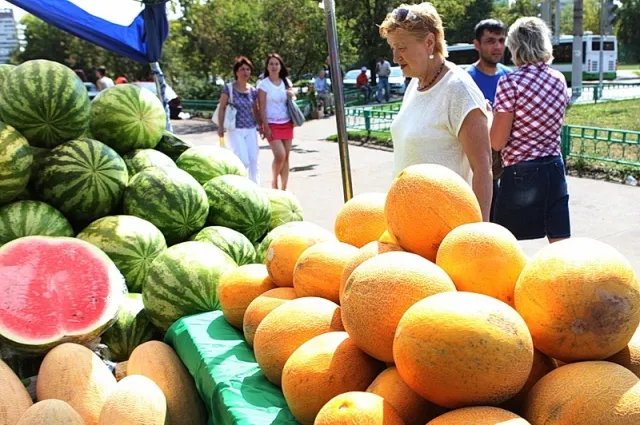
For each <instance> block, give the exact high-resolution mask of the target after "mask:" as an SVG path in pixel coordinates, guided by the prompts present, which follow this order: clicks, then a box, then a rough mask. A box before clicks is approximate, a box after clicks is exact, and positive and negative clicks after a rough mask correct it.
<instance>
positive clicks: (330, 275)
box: [293, 242, 359, 303]
mask: <svg viewBox="0 0 640 425" xmlns="http://www.w3.org/2000/svg"><path fill="white" fill-rule="evenodd" d="M358 253H359V250H358V248H356V247H354V246H352V245H349V244H346V243H342V242H321V243H319V244H316V245H314V246H312V247H311V248H309V249H307V250H306V251H305V252H303V253H302V255H301V256H300V258H299V259H298V262H297V263H296V267H295V269H294V271H293V287H294V289H295V290H296V295H297V296H298V297H320V298H326V299H328V300H329V301H333V302H335V303H339V302H340V279H341V277H342V272H343V270H344V268H345V267H346V265H347V264H348V263H349V262H350V261H351V259H352V258H353V257H355V256H356V255H358Z"/></svg>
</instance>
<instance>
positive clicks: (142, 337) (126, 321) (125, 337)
mask: <svg viewBox="0 0 640 425" xmlns="http://www.w3.org/2000/svg"><path fill="white" fill-rule="evenodd" d="M158 334H159V332H158V331H157V329H156V328H155V326H153V324H152V323H151V321H150V320H149V315H148V314H147V312H146V310H145V309H144V303H143V302H142V294H132V293H129V294H127V295H126V296H125V297H124V299H123V300H122V304H121V305H120V312H119V313H118V320H116V322H115V323H114V324H113V326H111V327H110V328H109V329H107V331H106V332H105V333H104V334H103V335H102V338H101V339H100V342H101V343H103V344H105V345H106V346H107V348H108V349H109V359H110V360H111V361H112V362H124V361H126V360H129V357H130V356H131V353H132V352H133V350H134V349H135V348H136V347H137V346H138V345H140V344H143V343H145V342H147V341H151V340H152V339H156V338H158V337H159V336H160V335H158Z"/></svg>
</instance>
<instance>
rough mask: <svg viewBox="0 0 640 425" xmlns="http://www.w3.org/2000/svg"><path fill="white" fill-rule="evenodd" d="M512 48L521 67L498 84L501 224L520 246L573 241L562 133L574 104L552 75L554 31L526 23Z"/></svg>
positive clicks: (512, 37) (515, 28)
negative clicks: (542, 240) (535, 241)
mask: <svg viewBox="0 0 640 425" xmlns="http://www.w3.org/2000/svg"><path fill="white" fill-rule="evenodd" d="M507 47H508V48H509V50H510V51H511V55H512V57H513V61H514V63H515V64H516V66H517V67H518V68H517V69H516V70H515V71H514V72H512V73H510V74H507V75H503V76H502V77H501V78H500V81H499V82H498V88H497V90H496V98H495V104H494V108H493V110H494V117H493V124H492V127H491V146H492V147H493V149H494V150H496V151H501V155H502V163H503V167H504V169H503V173H502V177H501V178H500V183H499V189H498V196H497V198H496V205H495V211H494V218H495V221H496V223H498V224H500V225H502V226H504V227H506V228H507V229H509V230H510V231H511V233H513V234H514V235H515V237H516V238H517V239H518V240H524V239H540V238H544V237H546V238H548V240H549V242H550V243H552V242H555V241H558V240H561V239H565V238H568V237H570V236H571V225H570V218H569V192H568V189H567V181H566V177H565V167H564V162H563V160H562V155H561V151H560V133H561V130H562V123H563V121H564V114H565V111H566V108H567V105H568V104H569V100H570V98H569V93H568V89H567V83H566V81H565V78H564V76H563V75H562V73H560V72H559V71H557V70H555V69H552V68H551V67H550V66H549V64H550V63H551V62H552V60H553V55H552V52H553V46H552V44H551V31H550V30H549V28H548V27H547V25H546V24H545V23H544V21H543V20H541V19H539V18H532V17H527V18H520V19H518V20H517V21H516V22H515V23H514V24H513V25H512V26H511V28H510V29H509V33H508V35H507Z"/></svg>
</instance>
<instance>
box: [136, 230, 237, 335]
mask: <svg viewBox="0 0 640 425" xmlns="http://www.w3.org/2000/svg"><path fill="white" fill-rule="evenodd" d="M236 266H237V265H236V263H234V261H233V260H232V259H231V257H229V256H228V255H227V254H225V253H224V252H222V250H220V249H219V248H218V247H216V246H215V245H213V244H210V243H207V242H196V241H189V242H183V243H180V244H177V245H174V246H172V247H170V248H169V249H167V250H166V251H165V252H163V253H162V254H160V256H158V258H156V259H155V261H154V262H153V265H152V266H151V269H150V270H149V274H148V275H147V279H146V280H145V282H144V285H143V286H142V300H143V301H144V308H145V309H146V310H147V313H148V314H149V317H150V318H151V322H152V323H153V324H154V325H156V326H157V327H158V328H160V329H162V330H163V331H166V330H167V329H168V328H169V326H171V324H173V322H175V321H176V320H178V319H180V318H181V317H184V316H189V315H192V314H197V313H203V312H207V311H213V310H216V309H218V308H219V301H218V295H217V292H218V291H217V288H218V282H219V280H220V277H221V276H222V275H223V274H224V273H226V272H227V271H229V270H232V269H234V268H235V267H236Z"/></svg>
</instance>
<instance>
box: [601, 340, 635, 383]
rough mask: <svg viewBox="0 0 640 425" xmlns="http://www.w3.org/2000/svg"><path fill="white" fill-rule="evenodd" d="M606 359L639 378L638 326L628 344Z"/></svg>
mask: <svg viewBox="0 0 640 425" xmlns="http://www.w3.org/2000/svg"><path fill="white" fill-rule="evenodd" d="M607 361H609V362H613V363H617V364H619V365H620V366H624V367H626V368H627V369H629V370H630V371H631V372H633V373H635V374H636V376H637V377H639V378H640V328H638V329H636V332H635V333H634V334H633V337H632V338H631V341H629V344H628V345H627V346H626V347H625V348H623V349H622V350H621V351H618V352H617V353H616V354H614V355H613V356H611V357H609V358H608V359H607Z"/></svg>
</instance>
